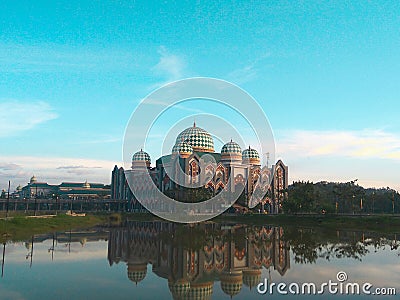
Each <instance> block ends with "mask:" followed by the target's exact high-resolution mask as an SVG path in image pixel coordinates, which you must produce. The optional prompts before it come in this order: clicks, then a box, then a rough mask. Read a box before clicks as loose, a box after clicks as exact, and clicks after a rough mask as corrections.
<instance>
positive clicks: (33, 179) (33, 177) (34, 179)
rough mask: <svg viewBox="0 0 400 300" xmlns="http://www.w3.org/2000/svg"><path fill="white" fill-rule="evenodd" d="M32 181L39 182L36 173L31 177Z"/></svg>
mask: <svg viewBox="0 0 400 300" xmlns="http://www.w3.org/2000/svg"><path fill="white" fill-rule="evenodd" d="M30 182H31V183H34V182H37V179H36V177H35V175H33V176H32V177H31V181H30Z"/></svg>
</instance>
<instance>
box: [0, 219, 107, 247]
mask: <svg viewBox="0 0 400 300" xmlns="http://www.w3.org/2000/svg"><path fill="white" fill-rule="evenodd" d="M108 222H109V217H108V216H107V215H87V216H85V217H71V216H67V215H64V214H59V215H57V216H55V217H52V218H27V217H25V216H15V217H13V218H11V219H8V220H4V219H2V220H0V241H1V242H4V241H6V240H13V241H19V240H25V239H28V238H30V237H31V236H32V235H34V234H43V233H48V232H54V231H63V230H70V229H84V228H89V227H93V226H96V225H101V224H108Z"/></svg>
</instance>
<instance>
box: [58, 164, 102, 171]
mask: <svg viewBox="0 0 400 300" xmlns="http://www.w3.org/2000/svg"><path fill="white" fill-rule="evenodd" d="M70 169H101V167H87V166H83V165H79V166H60V167H57V170H70Z"/></svg>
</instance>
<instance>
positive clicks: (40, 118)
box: [0, 100, 58, 137]
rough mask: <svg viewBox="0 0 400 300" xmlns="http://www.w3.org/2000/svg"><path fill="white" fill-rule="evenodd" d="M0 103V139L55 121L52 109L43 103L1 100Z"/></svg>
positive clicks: (55, 114) (55, 115)
mask: <svg viewBox="0 0 400 300" xmlns="http://www.w3.org/2000/svg"><path fill="white" fill-rule="evenodd" d="M1 102H2V103H0V137H6V136H13V135H16V134H18V133H20V132H23V131H26V130H30V129H32V128H34V127H35V126H37V125H39V124H41V123H44V122H47V121H50V120H53V119H56V118H57V117H58V115H57V113H56V112H55V111H54V109H53V108H52V107H51V106H50V105H49V104H48V103H46V102H44V101H35V102H22V101H17V100H3V101H1Z"/></svg>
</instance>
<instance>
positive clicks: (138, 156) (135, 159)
mask: <svg viewBox="0 0 400 300" xmlns="http://www.w3.org/2000/svg"><path fill="white" fill-rule="evenodd" d="M150 163H151V159H150V155H149V154H148V153H147V152H144V151H143V150H142V149H140V151H138V152H136V153H135V154H133V156H132V168H134V167H137V166H142V167H144V166H146V167H150Z"/></svg>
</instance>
